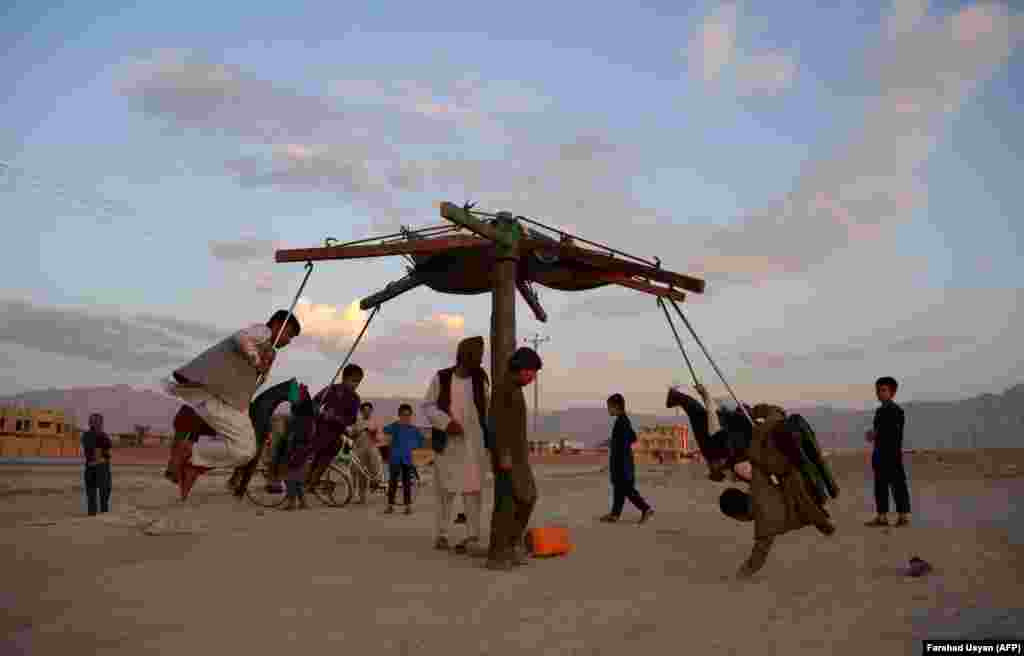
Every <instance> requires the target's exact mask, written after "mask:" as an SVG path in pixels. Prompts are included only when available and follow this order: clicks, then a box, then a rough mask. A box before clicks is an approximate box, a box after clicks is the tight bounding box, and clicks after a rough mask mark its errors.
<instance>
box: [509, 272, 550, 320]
mask: <svg viewBox="0 0 1024 656" xmlns="http://www.w3.org/2000/svg"><path fill="white" fill-rule="evenodd" d="M516 289H518V290H519V294H520V296H522V297H523V300H524V301H526V304H527V305H529V306H530V309H531V310H533V316H535V317H537V321H540V322H541V323H547V321H548V313H547V312H545V311H544V308H543V307H541V304H540V299H539V298H537V295H536V294H535V293H533V290H532V289H530V285H528V284H527V282H526V281H525V280H517V281H516Z"/></svg>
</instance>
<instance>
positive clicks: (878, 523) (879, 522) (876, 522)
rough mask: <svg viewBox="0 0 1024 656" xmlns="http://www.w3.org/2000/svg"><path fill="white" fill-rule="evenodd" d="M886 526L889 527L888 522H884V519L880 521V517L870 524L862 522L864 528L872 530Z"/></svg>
mask: <svg viewBox="0 0 1024 656" xmlns="http://www.w3.org/2000/svg"><path fill="white" fill-rule="evenodd" d="M888 525H889V521H888V520H886V519H882V518H881V517H875V518H874V519H872V520H871V521H870V522H864V526H870V527H872V528H874V527H876V526H888Z"/></svg>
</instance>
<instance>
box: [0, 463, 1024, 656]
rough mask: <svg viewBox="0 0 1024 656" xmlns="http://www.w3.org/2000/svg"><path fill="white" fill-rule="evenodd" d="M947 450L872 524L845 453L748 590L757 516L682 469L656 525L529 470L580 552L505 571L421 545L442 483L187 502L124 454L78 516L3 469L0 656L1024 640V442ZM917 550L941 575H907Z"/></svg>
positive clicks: (660, 496)
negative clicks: (809, 512)
mask: <svg viewBox="0 0 1024 656" xmlns="http://www.w3.org/2000/svg"><path fill="white" fill-rule="evenodd" d="M938 457H941V458H942V460H943V462H939V461H938ZM938 457H937V456H936V455H934V454H915V455H913V456H909V465H908V466H909V471H910V476H911V479H912V480H911V486H912V494H913V500H914V504H915V517H914V525H913V526H911V527H909V528H906V529H892V530H889V531H878V530H872V529H868V528H865V527H864V526H863V525H862V522H863V521H864V520H866V519H868V518H869V517H870V515H871V508H872V506H871V501H870V489H869V484H868V481H867V469H866V467H867V460H866V456H865V455H864V454H853V455H843V456H836V457H835V458H834V459H833V463H834V466H835V469H836V470H837V472H838V473H839V477H840V481H841V483H842V484H843V492H844V494H843V495H842V498H841V499H840V500H839V501H838V502H837V503H836V504H835V505H834V506H833V508H832V512H833V516H834V517H835V518H836V520H837V523H838V525H839V531H838V532H837V534H836V535H835V536H833V537H832V538H824V537H822V536H820V535H819V534H818V533H817V532H815V531H814V530H813V529H805V530H803V531H801V532H799V533H796V534H790V535H787V536H784V537H783V538H781V539H780V540H779V541H778V543H777V545H776V547H775V549H774V551H773V553H772V555H771V557H770V559H769V563H768V565H767V566H766V567H765V569H764V570H763V571H762V572H761V573H760V574H759V575H758V576H757V577H756V578H755V580H754V581H752V582H747V583H740V582H736V581H733V580H731V577H732V574H733V573H734V572H735V570H736V568H737V567H738V566H739V564H740V562H741V561H742V560H743V559H744V558H745V557H746V555H747V553H748V552H749V548H750V545H751V530H752V529H751V526H750V525H741V524H738V523H735V522H732V521H729V520H727V519H725V518H723V517H722V516H721V515H720V514H719V513H718V510H717V495H718V494H719V493H720V491H721V490H722V489H723V486H721V485H717V484H714V483H710V482H708V481H706V480H705V479H704V478H703V474H702V473H701V472H700V470H699V469H697V467H695V466H681V467H677V468H671V469H670V468H654V467H650V468H648V467H640V468H639V472H640V484H639V487H640V489H641V492H642V493H644V494H645V495H646V496H647V497H648V498H649V499H650V500H651V501H652V502H653V505H654V506H655V508H656V510H657V515H656V517H655V519H654V520H653V522H652V523H651V524H650V525H647V526H637V525H636V524H635V523H634V521H635V517H636V515H635V514H633V513H634V512H635V511H632V510H627V516H628V518H629V520H630V521H626V522H623V523H621V524H618V525H603V524H598V523H597V522H595V521H594V518H595V517H596V516H598V515H599V514H601V513H603V512H606V511H607V504H608V486H607V480H606V477H605V476H606V475H605V474H601V473H599V472H597V471H596V467H594V466H586V467H583V466H581V467H571V466H562V467H559V466H553V465H541V466H539V467H538V468H537V471H538V476H539V478H540V479H541V480H540V491H541V502H540V505H539V508H538V511H537V514H536V517H537V522H536V523H544V522H552V523H557V522H564V523H567V524H568V525H569V526H570V527H571V529H572V536H573V540H574V541H575V544H576V551H575V552H574V553H573V554H571V555H570V556H568V557H565V558H560V559H556V560H543V561H539V560H534V561H532V563H531V565H530V566H529V567H527V568H524V569H520V570H517V571H515V572H512V573H502V572H490V571H486V570H483V569H481V567H480V565H481V563H480V561H477V560H472V559H466V558H460V557H457V556H454V555H449V554H446V553H441V552H437V551H434V550H432V549H431V541H432V527H433V517H432V510H433V498H432V490H431V489H427V490H424V494H422V495H421V497H420V499H419V500H418V507H417V509H416V510H417V512H416V514H415V515H413V516H411V517H405V516H402V515H397V516H391V517H385V516H381V515H380V514H379V512H380V510H381V509H382V507H383V506H382V501H381V500H379V499H378V500H376V501H375V503H374V504H373V505H371V506H370V507H349V508H346V509H331V508H324V507H319V506H315V509H314V510H311V511H308V512H295V513H284V512H280V511H262V510H261V509H258V508H256V507H255V506H252V505H251V504H248V503H247V502H242V503H236V502H234V501H233V500H232V499H231V498H230V497H229V496H228V495H227V493H226V492H225V491H223V488H222V485H223V482H224V478H223V477H210V478H209V479H208V480H206V481H204V482H202V484H201V485H200V487H198V488H197V491H196V492H195V493H194V494H193V499H192V500H191V501H190V503H189V504H187V505H185V506H178V505H176V504H174V503H173V497H174V494H173V492H174V491H173V489H172V487H171V486H170V485H169V484H167V483H166V482H164V481H163V480H162V479H161V478H160V471H161V468H160V467H153V466H130V465H122V466H119V467H116V469H115V474H114V476H115V491H114V504H113V506H114V512H112V513H110V514H109V515H106V516H100V517H96V518H89V517H83V516H82V515H84V512H83V510H82V509H83V502H82V498H81V483H80V481H81V478H80V477H81V473H80V469H79V468H78V467H69V466H36V467H25V466H3V467H0V556H2V558H3V561H2V562H3V563H4V567H3V570H2V571H3V579H4V581H3V582H4V585H3V587H2V590H3V592H2V595H3V598H2V602H3V606H4V607H5V608H8V609H9V610H8V612H7V613H6V614H4V615H3V616H0V627H2V631H3V642H2V647H0V653H4V654H6V653H15V654H21V653H24V654H64V653H88V654H131V655H136V654H142V653H145V654H176V655H180V654H182V653H189V654H213V653H222V652H225V650H230V653H246V654H250V655H257V654H282V653H302V652H314V653H315V652H317V651H323V650H325V649H326V650H330V651H338V652H340V651H343V650H345V651H352V652H355V653H360V654H367V655H369V656H375V655H377V654H413V653H418V654H445V655H446V656H447V655H452V656H454V655H461V654H494V655H503V654H520V653H526V652H530V653H538V654H622V653H639V652H642V651H643V652H647V653H683V652H685V653H690V654H729V653H745V654H752V653H765V652H764V651H763V650H764V648H765V647H766V646H774V649H773V651H774V652H775V653H779V654H802V653H809V654H810V653H814V654H821V653H831V654H851V655H852V654H864V653H870V654H872V655H873V656H883V655H886V654H910V653H920V649H921V648H920V643H919V642H918V641H919V640H920V639H922V638H924V637H955V636H957V635H970V636H972V637H982V636H986V635H988V636H992V635H995V634H1002V635H1003V636H1009V635H1012V634H1013V633H1017V634H1021V633H1024V630H1022V629H1020V628H1019V627H1021V626H1024V611H1022V610H1021V609H1020V607H1021V606H1024V602H1021V601H1020V590H1021V589H1022V586H1021V583H1022V578H1024V576H1022V572H1024V558H1022V556H1024V546H1022V545H1024V535H1022V527H1024V522H1022V519H1024V517H1022V514H1021V512H1020V511H1019V510H1018V506H1017V501H1018V499H1020V498H1021V495H1022V493H1024V478H1022V473H1024V450H1021V451H1004V452H1002V453H999V452H981V453H979V454H966V453H946V454H943V455H942V456H938ZM485 502H486V505H485V512H486V513H487V514H489V512H490V496H489V495H487V496H485ZM154 522H155V523H154ZM458 528H459V527H457V529H458ZM147 529H148V530H149V532H151V533H157V534H156V535H148V534H146V532H145V531H146V530H147ZM175 532H178V533H179V534H174V533H175ZM457 535H460V534H458V533H457ZM913 555H919V556H921V557H923V558H925V559H926V560H928V561H930V562H931V563H933V565H934V566H935V567H936V571H935V572H934V573H932V574H931V575H929V576H927V577H925V578H922V579H909V578H905V577H904V576H903V575H902V570H903V569H904V568H905V566H906V563H907V560H908V559H909V558H910V557H911V556H913Z"/></svg>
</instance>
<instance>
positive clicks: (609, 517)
mask: <svg viewBox="0 0 1024 656" xmlns="http://www.w3.org/2000/svg"><path fill="white" fill-rule="evenodd" d="M598 521H601V522H605V523H607V524H614V523H615V522H617V521H619V516H618V515H613V514H611V513H608V514H607V515H604V516H603V517H601V518H600V519H599V520H598Z"/></svg>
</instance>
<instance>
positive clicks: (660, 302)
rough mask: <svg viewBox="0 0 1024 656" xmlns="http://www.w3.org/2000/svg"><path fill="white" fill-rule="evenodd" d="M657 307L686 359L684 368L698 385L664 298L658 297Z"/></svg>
mask: <svg viewBox="0 0 1024 656" xmlns="http://www.w3.org/2000/svg"><path fill="white" fill-rule="evenodd" d="M658 307H660V308H661V311H662V312H664V313H665V320H666V321H668V327H669V328H671V329H672V335H673V336H675V338H676V344H677V345H678V346H679V352H680V353H682V354H683V360H685V361H686V368H687V369H689V370H690V376H692V377H693V382H694V384H696V385H700V380H698V379H697V372H696V371H694V370H693V364H692V363H691V362H690V356H688V355H686V349H684V348H683V340H682V339H680V338H679V331H678V330H676V325H675V324H674V323H673V322H672V317H671V316H670V315H669V313H668V308H667V307H665V300H664V299H663V298H661V297H660V296H659V297H658Z"/></svg>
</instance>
